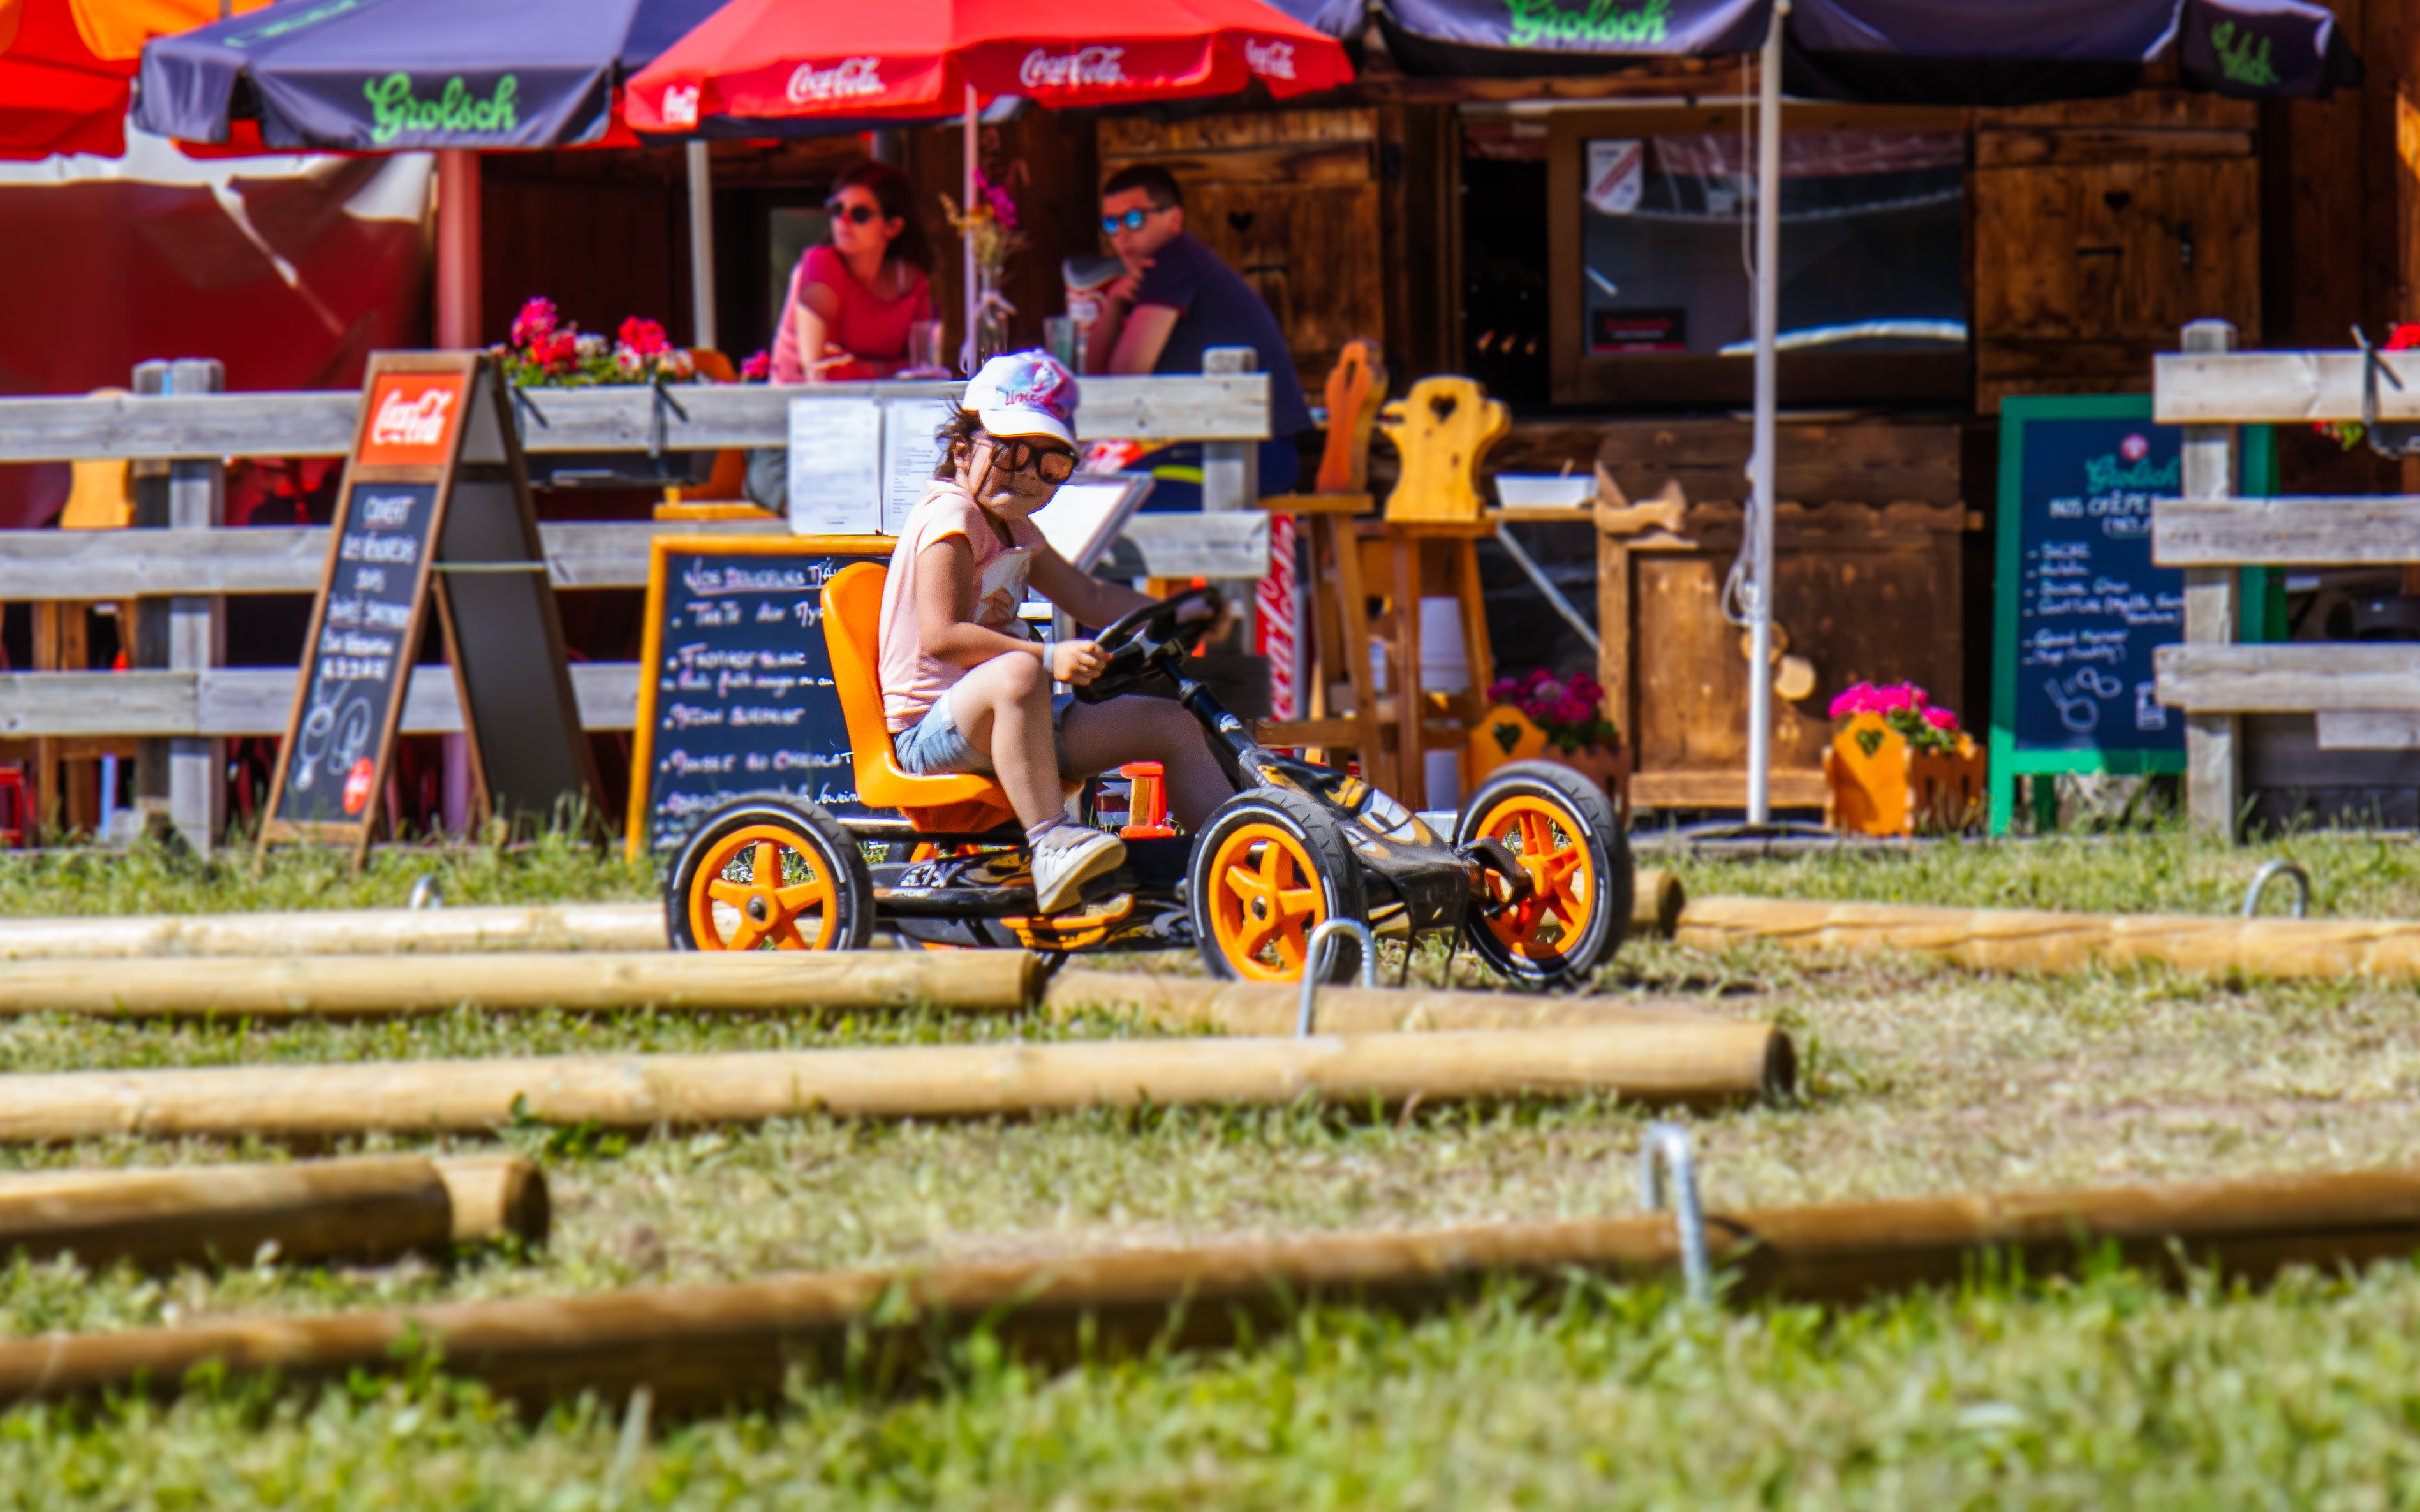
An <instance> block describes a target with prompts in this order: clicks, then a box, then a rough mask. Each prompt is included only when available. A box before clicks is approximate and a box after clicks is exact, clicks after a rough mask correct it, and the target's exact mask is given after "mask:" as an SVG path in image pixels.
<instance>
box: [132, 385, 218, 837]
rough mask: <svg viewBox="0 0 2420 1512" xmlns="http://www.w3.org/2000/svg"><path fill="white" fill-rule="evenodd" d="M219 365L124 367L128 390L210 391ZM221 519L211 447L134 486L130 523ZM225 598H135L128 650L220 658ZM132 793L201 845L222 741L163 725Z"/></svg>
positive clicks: (148, 656) (196, 524)
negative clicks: (150, 483) (160, 477)
mask: <svg viewBox="0 0 2420 1512" xmlns="http://www.w3.org/2000/svg"><path fill="white" fill-rule="evenodd" d="M225 387H226V370H225V368H224V367H222V366H221V365H220V364H219V363H217V362H216V361H215V360H213V359H209V358H182V359H179V360H178V361H176V362H174V363H163V362H151V363H143V364H142V365H140V366H138V367H137V368H135V370H134V392H135V393H148V394H178V395H182V394H189V393H219V392H221V391H222V390H224V389H225ZM225 519H226V469H225V466H224V465H223V464H222V463H220V462H219V461H218V460H217V459H216V458H214V457H204V458H198V459H192V460H185V461H177V462H171V463H169V464H168V467H167V480H166V486H165V488H164V489H162V488H159V487H158V486H156V485H155V486H154V487H153V488H150V489H147V490H143V491H142V492H140V493H139V494H138V496H137V499H136V503H135V521H134V522H135V524H136V525H137V526H148V527H152V528H155V529H160V528H164V529H167V530H171V531H208V530H215V529H217V528H218V527H219V526H220V525H222V524H224V523H225ZM225 603H226V601H225V599H224V598H222V597H219V596H217V595H214V594H211V595H204V594H179V595H178V596H176V597H173V598H169V599H165V600H162V599H138V600H137V601H136V602H135V610H134V655H133V656H132V657H130V658H129V659H130V660H131V661H132V664H133V665H135V666H138V667H164V668H167V669H168V670H170V671H192V672H201V671H207V670H209V668H212V667H216V666H218V665H219V664H221V663H222V662H224V661H225V659H226V624H225V620H226V616H225V612H224V610H225ZM134 802H135V807H136V809H137V810H140V811H142V812H143V813H144V815H145V818H146V822H149V820H150V819H152V818H153V817H155V816H157V817H161V818H164V819H165V820H166V822H167V823H168V824H170V825H174V826H175V828H176V831H177V834H178V836H179V837H180V838H181V839H182V840H183V841H184V842H185V843H186V844H187V845H189V846H191V847H192V848H193V850H194V852H195V853H196V854H199V855H208V854H209V849H210V847H211V846H212V845H213V844H215V843H216V842H217V841H218V835H219V829H220V827H221V826H222V825H224V824H225V819H226V743H225V741H224V740H218V739H213V738H211V737H209V736H206V735H171V736H168V737H166V738H164V739H162V738H157V737H155V738H152V739H149V740H146V741H144V742H143V743H142V744H141V745H140V746H139V747H137V748H136V756H135V767H134Z"/></svg>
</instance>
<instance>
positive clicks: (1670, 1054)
mask: <svg viewBox="0 0 2420 1512" xmlns="http://www.w3.org/2000/svg"><path fill="white" fill-rule="evenodd" d="M1788 1043H1789V1042H1788V1041H1787V1039H1786V1038H1785V1037H1782V1036H1779V1035H1776V1034H1775V1033H1774V1032H1773V1031H1772V1030H1770V1029H1768V1028H1767V1027H1765V1026H1761V1025H1753V1024H1741V1023H1735V1022H1732V1021H1730V1020H1727V1019H1714V1020H1709V1021H1707V1022H1704V1023H1694V1022H1664V1023H1649V1024H1631V1025H1621V1026H1596V1027H1592V1028H1574V1029H1530V1030H1504V1031H1493V1030H1481V1031H1471V1032H1463V1033H1445V1034H1371V1035H1354V1036H1338V1035H1313V1036H1311V1038H1309V1039H1292V1038H1288V1039H1234V1040H1178V1041H1108V1042H1099V1041H1095V1042H1091V1043H1068V1044H1029V1043H1022V1042H1019V1043H1010V1044H986V1045H923V1046H915V1047H911V1048H906V1049H884V1050H801V1051H754V1052H747V1053H739V1054H728V1055H699V1056H616V1057H603V1056H597V1057H539V1058H531V1059H523V1060H429V1061H404V1062H384V1063H371V1064H355V1065H333V1066H279V1067H251V1066H240V1067H212V1068H209V1069H204V1070H190V1071H185V1070H179V1071H86V1072H58V1073H52V1074H42V1075H17V1076H10V1077H8V1078H6V1080H5V1082H0V1089H5V1096H0V1143H10V1144H25V1143H36V1142H49V1141H56V1140H70V1139H89V1138H99V1137H101V1136H103V1135H108V1134H143V1135H147V1136H152V1137H177V1136H180V1135H199V1136H203V1137H219V1138H233V1137H239V1136H243V1135H257V1136H259V1137H262V1138H268V1139H306V1140H311V1139H327V1138H336V1137H340V1136H344V1135H349V1134H376V1133H391V1134H430V1133H480V1132H485V1131H488V1130H492V1129H496V1128H499V1127H502V1126H503V1125H504V1124H507V1123H509V1122H511V1121H512V1120H513V1119H515V1118H516V1117H531V1118H536V1119H545V1120H547V1121H549V1122H554V1123H571V1124H577V1123H592V1122H593V1123H596V1124H598V1125H600V1126H604V1127H609V1128H618V1129H650V1128H657V1127H669V1126H691V1125H698V1124H721V1123H748V1122H755V1121H758V1120H761V1119H778V1118H788V1117H792V1116H795V1115H797V1114H800V1113H804V1112H807V1111H809V1110H811V1109H815V1108H822V1109H825V1110H828V1111H830V1112H831V1113H834V1114H837V1115H840V1116H842V1117H845V1118H862V1119H901V1118H918V1119H925V1118H983V1117H993V1116H999V1115H1013V1114H1025V1113H1038V1112H1047V1111H1053V1110H1064V1109H1071V1108H1087V1107H1134V1106H1138V1105H1140V1104H1142V1103H1157V1104H1161V1105H1168V1104H1173V1103H1245V1104H1255V1103H1256V1104H1267V1103H1291V1102H1294V1101H1295V1099H1297V1098H1302V1097H1311V1098H1317V1099H1320V1100H1323V1101H1326V1102H1332V1103H1347V1104H1361V1103H1372V1102H1377V1103H1403V1102H1405V1101H1407V1100H1409V1099H1411V1098H1414V1097H1418V1098H1419V1099H1421V1100H1423V1101H1426V1102H1440V1101H1459V1100H1465V1099H1471V1098H1490V1097H1503V1096H1512V1095H1517V1094H1523V1093H1527V1094H1531V1095H1538V1096H1569V1095H1577V1094H1584V1093H1591V1092H1606V1093H1615V1094H1618V1095H1620V1096H1621V1097H1624V1098H1630V1099H1635V1100H1637V1101H1638V1102H1641V1103H1652V1104H1668V1103H1685V1104H1696V1105H1713V1104H1719V1103H1733V1102H1739V1101H1742V1100H1744V1099H1750V1098H1756V1097H1760V1096H1763V1095H1765V1094H1766V1093H1767V1092H1768V1091H1769V1090H1770V1089H1771V1088H1775V1087H1776V1086H1777V1085H1782V1084H1784V1083H1785V1082H1786V1077H1787V1068H1788V1065H1789V1054H1790V1052H1789V1049H1788Z"/></svg>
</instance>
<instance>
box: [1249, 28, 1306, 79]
mask: <svg viewBox="0 0 2420 1512" xmlns="http://www.w3.org/2000/svg"><path fill="white" fill-rule="evenodd" d="M1244 67H1245V68H1247V69H1250V70H1251V71H1252V72H1254V73H1257V74H1259V75H1260V76H1261V77H1262V78H1264V79H1291V78H1293V77H1294V44H1293V43H1292V42H1280V41H1278V40H1276V39H1269V40H1267V41H1264V40H1262V39H1259V38H1257V37H1248V38H1246V39H1244Z"/></svg>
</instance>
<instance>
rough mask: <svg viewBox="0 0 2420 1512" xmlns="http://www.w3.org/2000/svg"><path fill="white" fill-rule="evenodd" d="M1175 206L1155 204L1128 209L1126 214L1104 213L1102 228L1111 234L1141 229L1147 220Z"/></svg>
mask: <svg viewBox="0 0 2420 1512" xmlns="http://www.w3.org/2000/svg"><path fill="white" fill-rule="evenodd" d="M1174 208H1176V207H1175V206H1173V205H1154V206H1151V207H1149V208H1145V209H1140V210H1128V211H1126V212H1125V214H1124V215H1104V216H1102V217H1101V230H1102V231H1103V232H1104V233H1106V234H1107V235H1109V236H1116V235H1117V234H1118V233H1119V232H1121V231H1140V230H1141V229H1142V224H1143V223H1144V222H1145V221H1148V220H1150V219H1151V218H1152V217H1153V216H1155V215H1157V214H1158V213H1159V212H1160V211H1162V210H1171V209H1174Z"/></svg>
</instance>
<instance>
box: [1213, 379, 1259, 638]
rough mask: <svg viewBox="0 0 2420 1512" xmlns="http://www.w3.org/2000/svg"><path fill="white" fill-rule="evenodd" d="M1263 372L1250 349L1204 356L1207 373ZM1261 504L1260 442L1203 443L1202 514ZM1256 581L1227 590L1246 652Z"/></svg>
mask: <svg viewBox="0 0 2420 1512" xmlns="http://www.w3.org/2000/svg"><path fill="white" fill-rule="evenodd" d="M1260 370H1261V354H1260V353H1259V352H1256V351H1254V350H1253V349H1252V348H1251V347H1211V348H1210V349H1209V350H1207V351H1205V352H1203V353H1202V372H1204V373H1257V372H1259V371H1260ZM1260 501H1261V443H1260V442H1258V441H1203V442H1202V511H1203V513H1205V514H1209V513H1217V512H1221V511H1225V510H1231V509H1256V508H1258V507H1259V506H1260ZM1258 586H1259V585H1258V583H1257V581H1255V582H1254V583H1253V584H1252V585H1251V586H1250V587H1246V586H1245V585H1244V584H1242V583H1241V582H1234V583H1229V584H1228V585H1227V587H1226V592H1227V597H1228V600H1229V601H1230V602H1231V603H1233V605H1234V606H1235V633H1236V640H1237V644H1239V645H1241V646H1242V647H1243V648H1244V649H1245V650H1246V651H1248V652H1249V650H1251V648H1252V646H1253V644H1254V639H1253V635H1252V611H1253V609H1254V607H1255V604H1254V594H1255V590H1256V589H1257V588H1258Z"/></svg>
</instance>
